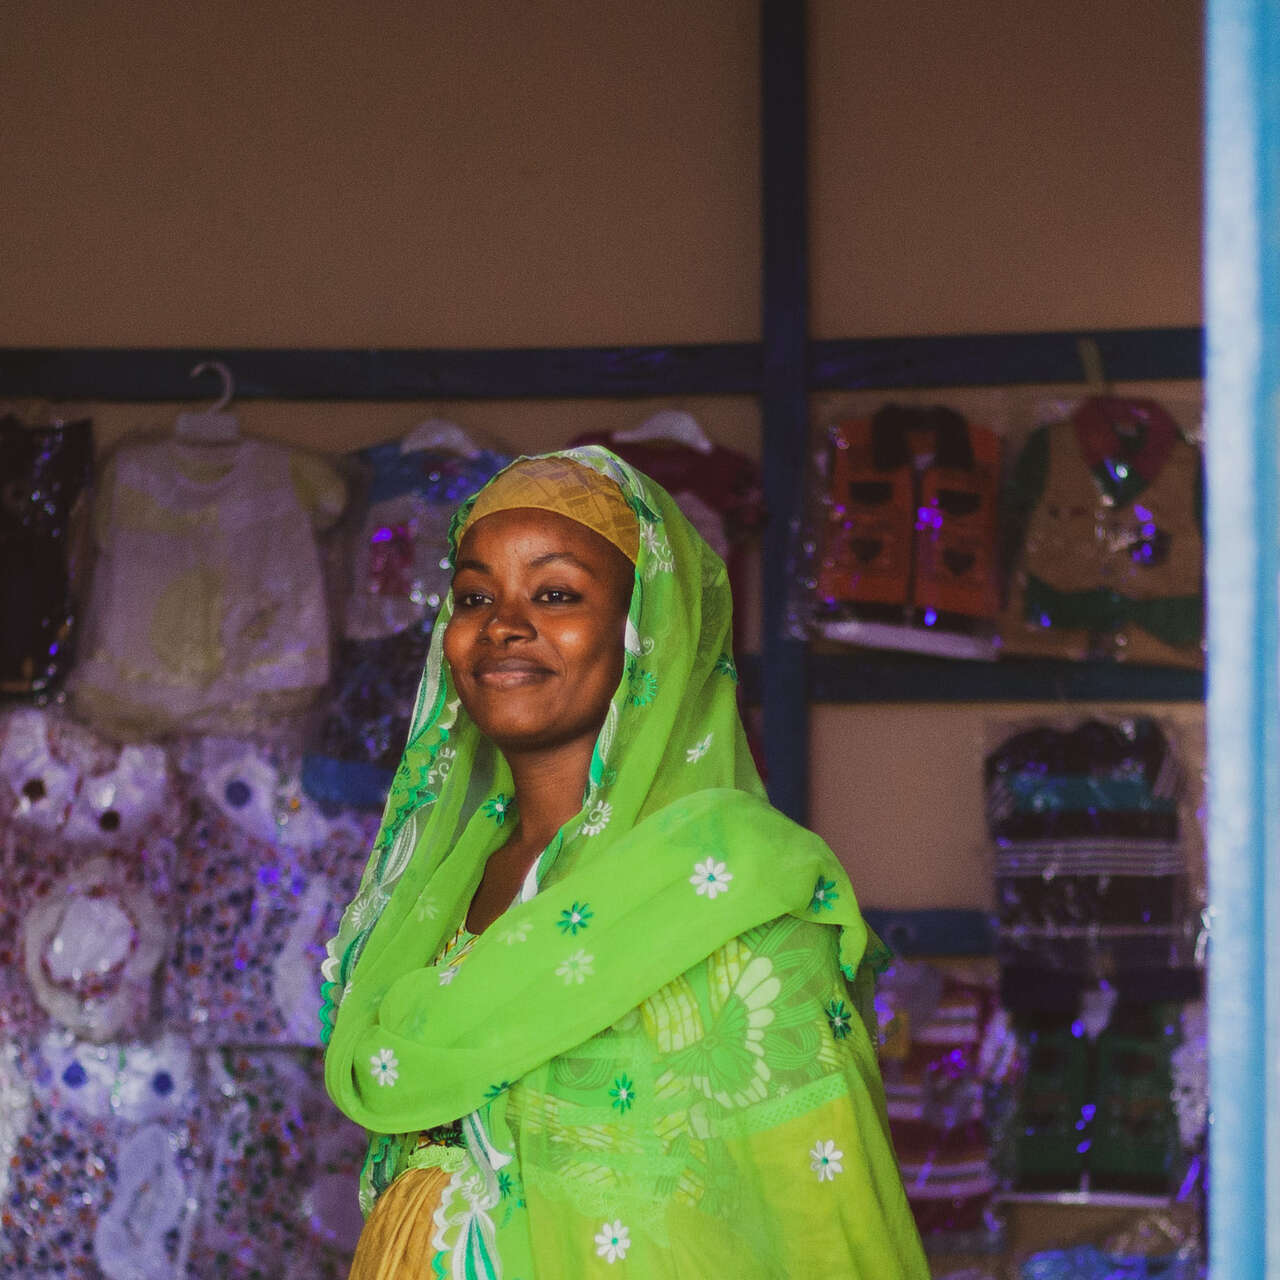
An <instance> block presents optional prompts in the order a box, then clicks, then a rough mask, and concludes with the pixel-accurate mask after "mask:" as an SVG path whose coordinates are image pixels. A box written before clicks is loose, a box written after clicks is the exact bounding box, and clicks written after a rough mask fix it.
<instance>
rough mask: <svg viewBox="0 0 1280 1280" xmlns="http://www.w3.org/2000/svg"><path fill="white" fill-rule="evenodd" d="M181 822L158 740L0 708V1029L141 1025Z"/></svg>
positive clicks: (164, 928) (165, 942) (165, 931)
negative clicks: (127, 737)
mask: <svg viewBox="0 0 1280 1280" xmlns="http://www.w3.org/2000/svg"><path fill="white" fill-rule="evenodd" d="M182 823H183V815H182V810H181V803H180V796H179V791H178V788H177V786H176V784H175V779H174V776H173V772H172V770H171V768H170V766H169V761H168V758H167V757H166V755H165V753H164V752H163V751H162V750H161V749H160V748H159V747H156V746H154V745H148V746H137V745H133V746H125V747H120V746H118V745H116V744H113V743H109V742H107V741H105V740H104V739H102V738H99V737H98V736H97V735H95V734H93V733H92V732H90V731H89V730H87V729H85V728H83V727H82V726H80V725H76V724H74V723H72V722H70V721H68V720H67V719H66V718H65V717H63V716H61V715H60V714H58V713H57V712H54V711H52V710H41V709H36V708H33V707H23V708H20V709H15V710H13V711H10V712H9V713H8V714H6V715H3V716H0V1030H2V1031H5V1032H8V1033H28V1034H33V1033H34V1032H36V1031H37V1030H40V1029H43V1028H44V1027H45V1026H47V1025H48V1023H49V1022H50V1020H52V1021H53V1022H54V1023H56V1024H58V1025H61V1026H63V1027H66V1028H69V1029H71V1030H72V1031H74V1032H75V1033H76V1034H78V1035H81V1036H85V1037H88V1038H90V1039H93V1040H97V1041H105V1040H110V1039H112V1038H114V1037H116V1036H117V1035H118V1034H121V1033H124V1032H126V1031H127V1032H128V1033H130V1034H137V1033H139V1032H142V1031H143V1030H145V1029H146V1027H147V1026H148V1025H149V1023H150V1022H151V1020H152V1018H153V1016H154V1014H155V1012H156V997H157V982H156V979H157V975H158V972H159V969H160V966H161V965H162V963H163V961H164V959H165V958H166V956H167V955H168V951H169V947H170V945H171V942H172V935H173V910H174V898H173V873H174V866H175V862H176V860H177V848H178V846H177V843H176V841H177V838H178V837H179V836H180V834H181V831H182Z"/></svg>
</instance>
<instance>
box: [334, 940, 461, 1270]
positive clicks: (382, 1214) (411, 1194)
mask: <svg viewBox="0 0 1280 1280" xmlns="http://www.w3.org/2000/svg"><path fill="white" fill-rule="evenodd" d="M475 940H476V935H475V934H472V933H468V932H467V927H466V925H465V924H463V925H462V926H460V927H459V929H458V931H457V933H455V934H454V935H453V937H452V938H450V939H449V941H448V942H446V943H445V945H444V946H443V947H442V948H441V950H440V954H439V956H437V957H436V960H435V962H434V963H436V964H438V965H444V966H446V971H447V970H448V968H450V967H453V968H455V969H456V966H458V965H460V964H462V963H463V961H465V960H466V958H467V956H468V955H469V954H470V952H471V948H472V946H473V945H474V943H475ZM418 1142H419V1145H420V1146H421V1147H424V1148H425V1147H428V1146H435V1145H440V1143H441V1139H440V1138H439V1137H438V1136H437V1135H436V1134H435V1133H433V1132H428V1133H423V1134H420V1135H419V1138H418ZM450 1177H451V1174H450V1172H449V1171H448V1170H447V1169H442V1168H439V1167H438V1166H437V1167H434V1168H418V1169H406V1170H405V1171H404V1172H403V1173H402V1174H400V1176H399V1177H398V1178H396V1180H395V1181H394V1182H393V1183H392V1184H391V1185H390V1186H389V1187H388V1188H387V1189H386V1190H385V1191H384V1192H383V1193H382V1195H380V1196H379V1197H378V1199H377V1201H376V1203H375V1204H374V1206H373V1210H372V1212H371V1213H370V1214H369V1217H368V1219H367V1220H366V1221H365V1224H364V1229H363V1230H362V1231H361V1232H360V1240H359V1242H358V1243H357V1245H356V1252H355V1257H354V1258H353V1259H352V1262H351V1271H350V1280H400V1278H402V1277H406V1276H429V1275H430V1274H431V1259H432V1257H433V1255H434V1254H435V1253H436V1248H435V1246H434V1245H433V1244H432V1237H433V1235H434V1233H435V1213H436V1210H437V1209H438V1208H439V1207H440V1198H441V1196H442V1195H443V1194H444V1189H445V1187H446V1186H447V1185H448V1183H449V1178H450Z"/></svg>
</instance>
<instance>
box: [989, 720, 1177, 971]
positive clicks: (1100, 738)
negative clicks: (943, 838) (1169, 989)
mask: <svg viewBox="0 0 1280 1280" xmlns="http://www.w3.org/2000/svg"><path fill="white" fill-rule="evenodd" d="M1179 786H1180V771H1179V768H1178V762H1177V758H1176V755H1175V754H1174V752H1173V750H1172V747H1171V745H1170V743H1169V740H1168V738H1167V737H1166V735H1165V733H1164V732H1163V730H1162V729H1161V727H1160V726H1159V724H1157V723H1156V722H1155V721H1154V720H1152V719H1151V718H1149V717H1145V716H1139V717H1134V718H1131V719H1119V720H1115V721H1103V720H1098V719H1087V720H1084V721H1081V722H1080V723H1079V724H1077V725H1074V726H1071V727H1069V728H1064V727H1059V726H1056V725H1052V724H1046V725H1039V726H1035V727H1032V728H1028V729H1024V730H1020V731H1019V732H1016V733H1014V734H1012V735H1011V736H1009V737H1008V738H1006V739H1005V741H1003V742H1002V743H1000V745H999V746H998V747H997V748H996V749H995V750H994V751H992V752H991V753H990V754H989V755H988V757H987V760H986V805H987V825H988V830H989V832H990V835H991V838H992V840H993V842H994V844H995V849H994V851H993V864H994V872H995V886H996V901H997V914H998V918H999V922H1000V931H999V939H1000V940H999V951H1000V955H1001V958H1002V961H1003V962H1004V963H1005V964H1006V965H1007V966H1017V967H1018V968H1026V969H1030V970H1032V971H1034V972H1039V973H1045V972H1058V973H1060V974H1063V975H1089V974H1102V973H1105V974H1109V975H1111V976H1112V977H1116V976H1117V975H1118V974H1124V973H1126V972H1128V971H1130V970H1161V969H1163V970H1171V971H1176V970H1177V968H1178V966H1179V965H1185V964H1189V963H1190V955H1189V951H1190V948H1191V945H1192V938H1193V934H1192V932H1191V930H1190V929H1189V927H1188V924H1189V922H1188V910H1189V903H1188V899H1189V894H1188V881H1187V864H1186V852H1185V850H1184V848H1183V846H1182V843H1181V842H1180V839H1179V835H1180V827H1179V817H1178V799H1179Z"/></svg>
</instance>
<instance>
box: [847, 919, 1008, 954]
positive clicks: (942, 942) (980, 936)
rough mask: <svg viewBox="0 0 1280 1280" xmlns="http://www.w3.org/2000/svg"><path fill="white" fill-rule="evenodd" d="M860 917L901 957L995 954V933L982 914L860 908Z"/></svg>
mask: <svg viewBox="0 0 1280 1280" xmlns="http://www.w3.org/2000/svg"><path fill="white" fill-rule="evenodd" d="M862 915H863V918H864V919H865V920H866V922H867V924H868V925H870V926H871V928H872V929H874V930H875V931H876V933H878V934H879V935H880V937H881V938H882V939H883V940H884V942H885V943H886V944H887V945H888V947H889V949H890V950H891V951H893V952H895V953H896V954H897V955H900V956H904V957H910V956H989V955H991V954H992V952H993V951H994V950H995V929H994V928H993V926H992V921H991V917H990V916H989V915H988V914H987V912H985V911H972V910H964V909H961V908H938V909H932V910H925V911H894V910H890V909H885V908H880V907H863V909H862Z"/></svg>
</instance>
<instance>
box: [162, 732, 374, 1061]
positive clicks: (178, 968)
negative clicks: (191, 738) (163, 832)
mask: <svg viewBox="0 0 1280 1280" xmlns="http://www.w3.org/2000/svg"><path fill="white" fill-rule="evenodd" d="M196 751H197V753H198V754H197V756H196V759H195V761H193V762H194V763H198V767H199V772H198V775H197V776H196V778H195V784H194V786H195V789H196V791H197V795H196V799H195V802H194V821H193V822H192V825H191V827H190V829H189V831H188V834H187V837H186V840H185V841H184V845H183V856H182V863H181V867H180V871H179V886H178V887H179V894H180V900H181V917H180V921H179V925H178V942H177V946H176V947H175V948H174V953H173V961H172V964H171V966H170V970H169V975H168V981H167V983H166V987H165V1011H166V1015H167V1017H168V1019H169V1021H170V1023H171V1024H172V1025H175V1026H183V1027H185V1028H186V1029H187V1031H188V1034H189V1035H190V1036H191V1037H192V1039H193V1040H194V1041H195V1042H196V1043H198V1044H202V1045H221V1044H256V1045H311V1044H318V1043H319V1039H320V1021H319V1008H320V987H319V977H318V975H319V965H320V961H321V959H322V958H323V956H324V944H325V942H326V940H327V939H328V938H329V937H331V936H332V934H333V932H334V930H335V929H336V927H337V923H338V917H339V915H340V913H341V906H342V904H343V903H345V902H347V901H348V900H349V898H350V897H351V896H352V894H354V892H355V890H356V887H357V886H358V884H359V881H360V875H361V872H362V871H363V870H364V865H365V862H366V861H367V860H368V850H369V847H370V845H371V843H372V839H373V834H374V831H375V827H376V821H375V819H374V818H373V817H371V816H368V815H364V814H360V815H356V814H352V813H342V814H338V815H337V816H336V817H334V818H329V817H326V816H325V815H324V814H322V813H321V811H320V808H319V806H318V805H317V804H316V803H315V802H314V801H313V800H310V799H308V798H307V797H306V796H305V795H303V794H302V789H301V784H300V782H299V778H298V771H297V760H296V758H295V757H291V756H289V755H288V754H287V753H278V752H274V751H271V750H268V749H266V748H262V747H256V746H254V745H253V744H252V743H248V742H245V741H242V740H235V739H205V740H203V741H202V742H200V743H199V745H198V747H197V748H196Z"/></svg>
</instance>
